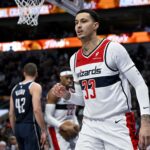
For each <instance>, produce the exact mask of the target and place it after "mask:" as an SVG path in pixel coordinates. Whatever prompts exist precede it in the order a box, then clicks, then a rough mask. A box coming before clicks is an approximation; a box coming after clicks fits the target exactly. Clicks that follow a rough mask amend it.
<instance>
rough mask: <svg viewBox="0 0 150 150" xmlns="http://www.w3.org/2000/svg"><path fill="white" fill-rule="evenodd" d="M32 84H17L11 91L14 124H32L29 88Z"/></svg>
mask: <svg viewBox="0 0 150 150" xmlns="http://www.w3.org/2000/svg"><path fill="white" fill-rule="evenodd" d="M32 83H33V82H27V83H22V82H20V83H18V84H17V85H16V86H15V87H14V89H13V90H12V98H13V102H14V109H15V116H16V123H20V122H21V123H34V122H35V118H34V114H33V107H32V95H31V94H30V91H29V88H30V86H31V84H32Z"/></svg>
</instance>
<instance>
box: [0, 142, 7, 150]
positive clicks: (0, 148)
mask: <svg viewBox="0 0 150 150" xmlns="http://www.w3.org/2000/svg"><path fill="white" fill-rule="evenodd" d="M6 147H7V145H6V142H5V141H0V150H7V149H6Z"/></svg>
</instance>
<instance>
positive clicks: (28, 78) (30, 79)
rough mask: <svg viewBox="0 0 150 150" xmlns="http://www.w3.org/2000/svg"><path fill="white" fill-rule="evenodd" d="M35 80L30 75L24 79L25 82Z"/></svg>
mask: <svg viewBox="0 0 150 150" xmlns="http://www.w3.org/2000/svg"><path fill="white" fill-rule="evenodd" d="M34 80H35V78H33V77H30V76H26V77H25V80H24V81H23V82H32V81H34Z"/></svg>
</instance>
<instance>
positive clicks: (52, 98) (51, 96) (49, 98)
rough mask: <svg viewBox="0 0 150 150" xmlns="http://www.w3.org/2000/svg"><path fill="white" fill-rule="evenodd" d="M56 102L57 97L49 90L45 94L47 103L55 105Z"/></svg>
mask: <svg viewBox="0 0 150 150" xmlns="http://www.w3.org/2000/svg"><path fill="white" fill-rule="evenodd" d="M58 100H59V97H57V96H55V95H54V94H53V92H52V89H50V90H49V91H48V94H47V103H48V104H56V103H57V102H58Z"/></svg>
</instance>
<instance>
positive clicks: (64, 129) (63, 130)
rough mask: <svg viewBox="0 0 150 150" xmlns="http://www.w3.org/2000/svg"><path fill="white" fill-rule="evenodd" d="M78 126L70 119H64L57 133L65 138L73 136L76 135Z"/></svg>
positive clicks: (68, 138)
mask: <svg viewBox="0 0 150 150" xmlns="http://www.w3.org/2000/svg"><path fill="white" fill-rule="evenodd" d="M78 132H79V126H78V125H77V124H75V123H73V122H71V121H69V120H68V121H65V122H64V123H63V124H62V125H61V126H60V128H59V133H60V134H61V136H62V137H63V138H64V139H65V140H66V141H68V140H70V139H72V138H75V137H76V136H77V135H78Z"/></svg>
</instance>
